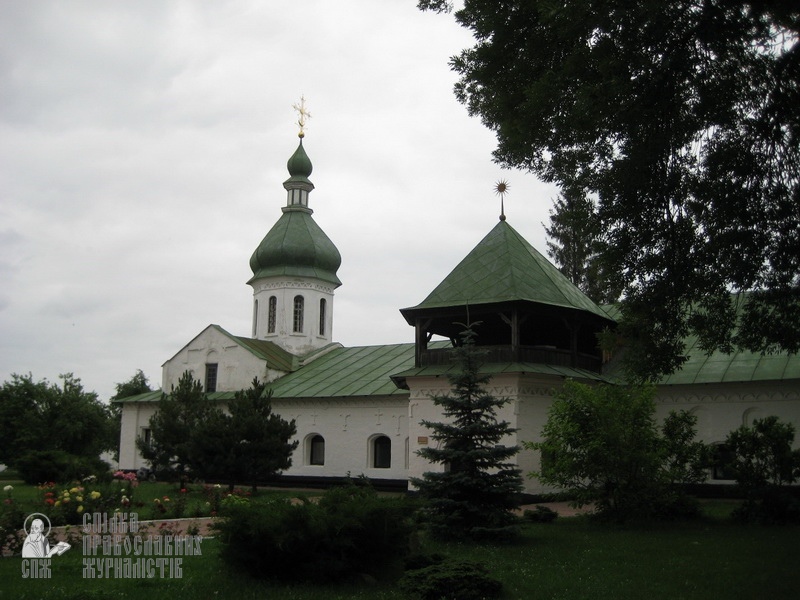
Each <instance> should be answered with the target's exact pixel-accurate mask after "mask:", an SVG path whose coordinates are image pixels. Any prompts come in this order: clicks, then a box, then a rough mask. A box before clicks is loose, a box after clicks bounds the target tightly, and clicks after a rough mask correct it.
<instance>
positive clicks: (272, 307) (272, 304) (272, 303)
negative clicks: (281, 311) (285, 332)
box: [267, 296, 278, 333]
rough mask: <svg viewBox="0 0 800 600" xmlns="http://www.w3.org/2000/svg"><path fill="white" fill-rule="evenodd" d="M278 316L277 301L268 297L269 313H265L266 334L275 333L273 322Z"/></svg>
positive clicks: (273, 297) (272, 297)
mask: <svg viewBox="0 0 800 600" xmlns="http://www.w3.org/2000/svg"><path fill="white" fill-rule="evenodd" d="M277 315H278V299H277V298H276V297H275V296H270V297H269V311H268V313H267V333H275V320H276V318H277Z"/></svg>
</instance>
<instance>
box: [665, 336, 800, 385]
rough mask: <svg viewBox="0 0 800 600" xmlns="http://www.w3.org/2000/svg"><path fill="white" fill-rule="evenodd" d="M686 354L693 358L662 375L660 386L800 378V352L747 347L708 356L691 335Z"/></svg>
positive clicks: (687, 341)
mask: <svg viewBox="0 0 800 600" xmlns="http://www.w3.org/2000/svg"><path fill="white" fill-rule="evenodd" d="M686 355H687V356H688V357H689V358H688V360H687V361H686V362H685V363H684V364H683V366H682V367H681V369H680V370H679V371H677V372H675V373H673V374H672V375H667V376H666V377H664V378H662V379H661V381H660V382H659V384H660V385H681V384H692V383H734V382H746V381H782V380H788V379H800V356H798V355H797V354H787V353H785V352H783V353H780V354H765V355H761V354H759V353H756V352H750V351H747V350H744V351H739V352H734V353H732V354H725V353H723V352H719V351H717V352H713V353H712V354H711V355H708V354H706V352H705V351H704V350H702V349H701V348H700V347H699V343H698V340H697V338H696V337H690V338H688V339H687V340H686Z"/></svg>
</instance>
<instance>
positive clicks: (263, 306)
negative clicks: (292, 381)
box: [251, 277, 333, 356]
mask: <svg viewBox="0 0 800 600" xmlns="http://www.w3.org/2000/svg"><path fill="white" fill-rule="evenodd" d="M251 285H252V286H253V301H254V303H255V304H254V315H253V336H254V337H255V338H257V339H260V340H267V341H270V342H274V343H276V344H278V345H279V346H281V347H282V348H284V349H286V350H288V351H289V352H291V353H293V354H296V355H298V356H300V355H303V354H306V353H308V352H311V351H312V350H315V349H316V348H321V347H323V346H326V345H328V344H330V343H331V341H332V340H333V286H332V285H330V284H329V283H326V282H324V281H321V280H318V279H303V278H274V277H267V278H263V279H259V280H257V281H254V282H253V283H252V284H251ZM271 296H275V298H276V301H277V306H276V314H275V331H274V332H273V333H269V332H268V324H269V299H270V297H271ZM295 296H302V297H303V303H304V315H303V331H302V332H295V331H293V329H294V299H295ZM323 299H324V300H325V302H326V306H325V329H324V332H323V333H322V334H320V328H319V323H320V300H323Z"/></svg>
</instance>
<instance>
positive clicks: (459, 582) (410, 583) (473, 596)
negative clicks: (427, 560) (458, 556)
mask: <svg viewBox="0 0 800 600" xmlns="http://www.w3.org/2000/svg"><path fill="white" fill-rule="evenodd" d="M400 587H401V589H403V591H405V592H406V593H407V594H409V595H411V596H413V597H417V598H420V599H421V600H442V599H445V600H449V599H453V600H481V599H483V598H497V597H499V596H500V592H501V590H502V588H503V584H502V583H500V582H499V581H498V580H496V579H494V578H492V577H490V576H489V574H488V570H487V569H486V567H485V566H484V565H482V564H481V563H476V562H472V561H466V560H463V561H462V560H458V561H457V560H445V561H443V562H441V563H438V564H434V565H431V566H429V567H425V568H423V569H417V570H414V571H409V572H407V573H406V574H405V575H403V577H402V579H401V580H400Z"/></svg>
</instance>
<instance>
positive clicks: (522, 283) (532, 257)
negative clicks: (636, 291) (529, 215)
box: [401, 221, 609, 324]
mask: <svg viewBox="0 0 800 600" xmlns="http://www.w3.org/2000/svg"><path fill="white" fill-rule="evenodd" d="M515 300H524V301H529V302H538V303H541V304H548V305H552V306H560V307H566V308H572V309H576V310H581V311H586V312H589V313H592V314H595V315H598V316H600V317H602V318H604V319H609V316H608V315H607V314H606V313H605V312H604V311H603V310H602V309H600V307H598V306H597V305H596V304H595V303H594V302H592V301H591V300H590V299H589V298H587V297H586V295H585V294H584V293H583V292H581V291H580V290H579V289H578V288H577V287H575V285H573V283H572V282H571V281H569V279H567V278H566V277H565V276H564V275H563V274H562V273H561V272H560V271H559V270H558V269H557V268H556V267H555V266H554V265H553V264H552V263H550V261H549V260H547V259H546V258H545V257H544V256H542V255H541V254H540V253H539V252H538V251H537V250H536V249H535V248H534V247H533V246H531V245H530V244H529V243H528V242H527V240H525V238H523V237H522V236H521V235H520V234H519V233H518V232H517V231H516V230H515V229H514V228H513V227H511V225H509V224H508V223H507V222H506V221H500V222H499V223H498V224H497V225H496V226H495V227H494V228H493V229H492V230H491V231H490V232H489V234H488V235H487V236H486V237H484V238H483V240H481V241H480V243H479V244H478V245H477V246H475V248H474V249H473V250H472V251H471V252H470V253H469V254H468V255H467V256H466V257H465V258H464V260H462V261H461V262H460V263H459V264H458V266H456V268H455V269H453V271H452V272H451V273H450V274H449V275H448V276H447V277H446V278H445V279H444V281H442V282H441V283H440V284H439V285H438V286H437V287H436V289H434V290H433V291H432V292H431V293H430V294H429V295H428V297H427V298H425V300H423V301H422V303H420V304H418V305H417V306H414V307H411V308H404V309H402V310H401V312H402V313H403V316H404V317H405V318H406V320H407V321H408V322H409V323H412V316H411V314H410V313H411V312H412V311H417V310H422V309H428V308H443V307H449V306H463V305H465V304H469V305H475V304H489V303H496V302H509V301H515ZM412 324H413V323H412Z"/></svg>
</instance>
